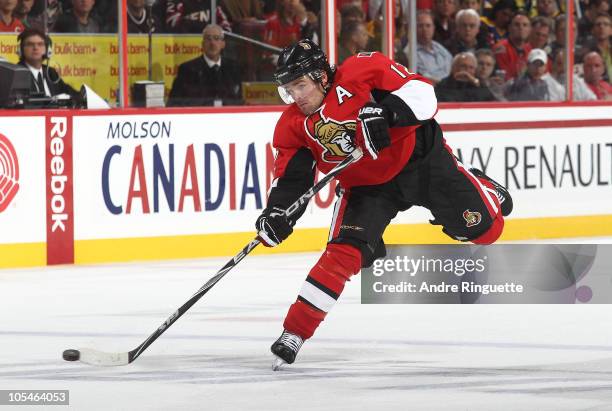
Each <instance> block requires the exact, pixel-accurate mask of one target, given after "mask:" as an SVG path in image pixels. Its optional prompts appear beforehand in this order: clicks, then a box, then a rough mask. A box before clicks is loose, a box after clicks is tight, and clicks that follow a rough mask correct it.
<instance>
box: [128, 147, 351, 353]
mask: <svg viewBox="0 0 612 411" xmlns="http://www.w3.org/2000/svg"><path fill="white" fill-rule="evenodd" d="M361 156H362V153H361V150H359V149H357V150H355V151H353V153H352V154H351V155H349V156H348V157H347V158H346V159H344V161H342V162H341V163H340V164H338V165H337V166H336V167H334V168H333V169H332V170H331V171H330V172H329V173H327V175H325V177H323V178H322V179H321V181H319V182H318V183H317V184H315V185H314V186H312V187H311V188H310V189H309V190H308V191H306V192H305V193H304V194H302V196H301V197H300V198H298V199H297V200H296V201H295V202H294V203H293V204H291V205H290V206H289V207H288V208H287V210H286V211H285V214H286V215H287V217H291V216H292V215H293V214H295V213H296V212H297V210H299V209H300V207H301V206H303V205H304V204H306V203H308V201H310V199H311V198H312V197H314V196H315V195H316V194H317V193H318V192H319V191H321V189H322V188H323V187H325V186H326V185H327V183H329V182H330V181H331V180H332V179H333V178H334V177H335V176H337V175H338V174H339V173H340V172H341V171H342V170H344V169H345V168H347V167H348V166H349V165H351V164H352V163H354V162H355V161H357V160H359V159H360V158H361ZM258 245H259V239H258V238H254V239H253V240H251V242H250V243H248V244H247V245H246V246H245V247H244V248H243V249H242V250H241V251H240V252H239V253H238V254H236V255H235V256H234V257H233V258H232V259H231V260H229V261H228V262H227V263H226V264H225V265H224V266H223V268H221V269H220V270H219V271H217V274H215V276H214V277H212V278H211V279H210V280H208V282H207V283H206V284H204V285H203V286H202V287H201V288H200V289H199V290H198V291H197V292H196V293H195V294H194V295H193V296H191V298H190V299H189V300H187V302H186V303H185V304H183V305H181V306H180V307H179V308H178V309H177V310H176V311H175V312H173V313H172V315H170V317H168V319H167V320H166V321H164V322H163V323H162V325H160V326H159V328H157V330H155V331H154V332H153V334H151V335H150V336H149V337H148V338H147V339H146V340H145V341H144V342H143V343H142V344H140V345H139V346H138V347H136V348H134V349H133V350H132V351H130V352H129V353H128V358H129V362H132V361H134V360H135V359H136V358H138V357H139V356H140V354H142V353H143V352H144V350H146V349H147V347H149V345H151V344H153V342H154V341H155V340H157V339H158V338H159V337H160V336H161V335H162V334H163V333H164V332H165V331H166V330H167V329H168V328H170V326H171V325H172V324H174V323H175V322H176V321H177V320H178V319H179V318H181V316H182V315H183V314H185V313H186V312H187V311H188V310H189V309H190V308H191V306H193V305H194V304H195V303H196V302H198V300H199V299H200V298H202V297H203V296H204V294H206V293H207V292H208V290H210V289H211V288H213V286H214V285H215V284H217V283H218V282H219V281H220V280H221V279H222V278H223V277H224V276H225V274H227V273H228V272H229V271H230V270H231V269H232V268H234V267H235V266H236V265H238V263H239V262H240V261H242V259H244V257H246V256H247V255H248V254H249V253H250V252H251V251H253V249H254V248H255V247H257V246H258Z"/></svg>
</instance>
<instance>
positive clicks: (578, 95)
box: [545, 50, 597, 101]
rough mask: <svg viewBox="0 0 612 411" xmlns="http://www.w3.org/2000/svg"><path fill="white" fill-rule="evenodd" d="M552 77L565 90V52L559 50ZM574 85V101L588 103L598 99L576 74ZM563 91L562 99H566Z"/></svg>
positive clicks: (573, 80)
mask: <svg viewBox="0 0 612 411" xmlns="http://www.w3.org/2000/svg"><path fill="white" fill-rule="evenodd" d="M551 75H552V77H553V78H554V79H555V80H556V81H557V82H558V83H559V84H560V85H561V86H562V87H563V88H565V52H564V51H563V50H559V52H558V53H557V54H556V55H555V60H554V62H553V65H552V71H551ZM546 78H547V77H546V76H545V79H546ZM572 85H573V90H572V95H573V100H574V101H587V100H596V99H597V96H595V93H593V92H592V91H591V89H590V88H589V86H587V84H586V83H585V82H584V80H583V79H582V78H580V77H579V76H578V75H577V74H575V73H574V74H573V78H572ZM563 91H564V93H563V96H562V97H563V98H562V99H565V90H563Z"/></svg>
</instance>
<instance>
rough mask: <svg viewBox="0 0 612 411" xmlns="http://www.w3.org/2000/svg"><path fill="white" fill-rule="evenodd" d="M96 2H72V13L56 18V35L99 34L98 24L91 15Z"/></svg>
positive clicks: (81, 0) (54, 28) (92, 0)
mask: <svg viewBox="0 0 612 411" xmlns="http://www.w3.org/2000/svg"><path fill="white" fill-rule="evenodd" d="M95 3H96V0H72V11H71V12H69V13H67V14H62V15H61V16H59V17H58V19H57V22H56V23H55V26H54V27H53V30H54V31H55V32H57V33H100V31H101V30H100V23H99V22H98V20H97V19H96V18H95V17H94V16H93V15H92V13H91V12H92V9H93V7H94V5H95Z"/></svg>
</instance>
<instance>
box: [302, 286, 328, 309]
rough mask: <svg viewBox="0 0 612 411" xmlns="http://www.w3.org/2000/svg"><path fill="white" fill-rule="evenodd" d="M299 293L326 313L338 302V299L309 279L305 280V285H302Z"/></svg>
mask: <svg viewBox="0 0 612 411" xmlns="http://www.w3.org/2000/svg"><path fill="white" fill-rule="evenodd" d="M299 295H300V297H302V298H304V299H306V300H308V302H309V303H311V304H312V305H314V306H315V307H317V308H318V309H319V310H321V311H324V312H326V313H328V312H330V311H331V309H332V307H333V306H334V304H336V300H334V299H333V298H332V297H330V296H329V295H327V294H325V293H324V292H323V291H321V290H320V289H318V288H317V287H315V286H314V285H312V284H310V283H309V282H308V281H304V285H302V289H301V290H300V293H299Z"/></svg>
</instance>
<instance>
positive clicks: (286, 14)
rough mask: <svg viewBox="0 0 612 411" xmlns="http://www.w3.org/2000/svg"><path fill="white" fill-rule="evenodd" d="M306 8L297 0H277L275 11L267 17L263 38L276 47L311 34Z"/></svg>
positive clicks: (284, 45) (286, 44)
mask: <svg viewBox="0 0 612 411" xmlns="http://www.w3.org/2000/svg"><path fill="white" fill-rule="evenodd" d="M312 34H313V33H312V27H311V26H309V22H308V16H307V14H306V8H305V7H304V5H303V4H302V3H301V2H300V1H299V0H278V2H277V3H276V13H275V14H274V15H272V17H270V18H269V19H268V22H267V23H266V29H265V34H264V39H265V40H266V42H267V43H269V44H272V45H273V46H276V47H286V46H288V45H290V44H292V43H295V42H296V41H298V40H299V39H301V38H309V37H310V36H309V35H312Z"/></svg>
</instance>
